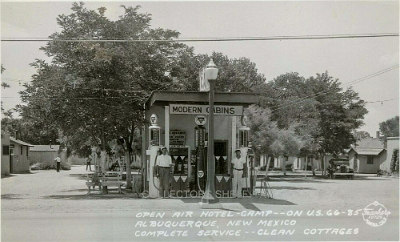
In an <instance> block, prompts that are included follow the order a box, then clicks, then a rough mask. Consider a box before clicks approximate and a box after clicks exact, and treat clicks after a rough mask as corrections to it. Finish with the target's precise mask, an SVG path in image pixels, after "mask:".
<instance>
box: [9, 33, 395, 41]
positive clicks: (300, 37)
mask: <svg viewBox="0 0 400 242" xmlns="http://www.w3.org/2000/svg"><path fill="white" fill-rule="evenodd" d="M398 36H399V33H371V34H332V35H289V36H266V37H227V38H217V37H212V38H185V39H50V38H8V39H2V40H1V41H7V42H44V41H54V42H116V43H118V42H220V41H268V40H307V39H354V38H381V37H398Z"/></svg>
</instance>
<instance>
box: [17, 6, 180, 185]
mask: <svg viewBox="0 0 400 242" xmlns="http://www.w3.org/2000/svg"><path fill="white" fill-rule="evenodd" d="M122 7H123V8H124V10H125V13H124V15H122V16H120V18H119V19H118V20H116V21H112V20H110V19H108V18H107V17H105V15H104V14H105V11H106V9H105V8H99V9H98V11H93V10H88V9H86V8H85V7H84V4H83V3H74V4H73V6H72V8H71V9H72V13H71V14H69V15H59V17H58V18H57V23H58V25H59V27H60V29H61V31H60V32H57V33H54V34H52V35H51V36H50V38H51V39H52V41H49V42H48V43H47V45H46V46H44V47H42V48H41V50H43V51H44V52H45V53H46V54H47V55H48V56H49V57H52V62H51V63H50V64H49V63H46V62H44V61H42V60H36V61H35V63H33V64H32V65H33V66H34V67H35V68H36V69H37V74H36V75H34V76H33V80H32V83H31V84H30V85H28V86H27V88H26V90H25V91H23V92H21V95H22V97H23V101H24V102H25V103H26V105H24V106H21V107H20V108H21V110H22V113H23V115H25V116H28V113H32V112H35V113H36V112H42V111H44V113H45V114H46V110H44V109H45V108H47V109H48V110H49V112H48V115H47V116H45V118H46V119H47V120H48V122H49V123H50V124H54V125H55V126H57V127H58V128H59V129H60V130H61V132H62V134H63V135H64V136H65V137H69V138H68V139H62V140H64V141H65V142H68V143H71V142H72V141H73V142H74V146H75V147H84V146H85V145H87V144H90V145H92V146H98V147H100V149H101V153H102V155H101V159H102V163H103V164H105V163H106V162H105V160H104V159H106V157H107V151H108V150H109V147H108V141H110V140H112V139H115V138H120V137H121V136H122V137H123V138H124V139H125V140H126V142H133V140H134V137H133V136H134V135H137V134H138V132H136V131H137V129H138V127H141V126H142V125H143V123H144V120H143V114H142V112H143V106H142V104H143V102H144V100H145V98H146V97H147V96H148V95H149V94H150V92H151V91H152V90H156V89H158V90H159V89H161V90H162V89H168V88H169V87H170V86H171V85H172V79H171V78H169V77H168V76H166V75H165V72H166V71H167V70H168V69H169V66H168V63H170V60H169V58H170V57H173V56H175V55H176V54H177V52H178V51H180V50H182V49H184V48H185V46H184V45H183V44H180V43H176V42H123V43H121V42H118V43H117V42H96V41H84V40H97V39H99V40H100V39H101V40H107V39H161V40H171V39H174V38H177V37H178V35H179V33H178V32H177V31H173V30H168V29H161V28H157V29H152V28H151V27H150V21H151V17H150V14H142V13H139V12H138V10H139V8H140V7H139V6H137V7H125V6H122ZM65 39H73V40H80V39H82V40H83V41H63V40H65ZM44 103H45V104H46V105H42V104H44ZM43 106H45V107H43ZM35 108H36V111H34V110H35ZM30 117H31V118H32V119H34V118H35V117H32V115H30ZM41 119H43V117H41ZM77 142H78V143H77ZM69 145H72V144H69ZM127 147H128V148H127V149H126V152H127V153H129V152H131V151H132V150H131V149H130V148H129V147H131V145H128V146H127ZM127 157H129V159H128V162H127V163H128V164H127V167H128V169H130V163H131V161H130V157H131V155H129V154H128V155H127ZM130 179H131V178H130V172H129V171H128V178H127V180H128V187H130V185H131V184H130V182H129V181H130Z"/></svg>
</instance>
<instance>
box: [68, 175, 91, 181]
mask: <svg viewBox="0 0 400 242" xmlns="http://www.w3.org/2000/svg"><path fill="white" fill-rule="evenodd" d="M69 175H70V176H72V177H76V178H77V179H78V180H86V176H87V175H86V174H69Z"/></svg>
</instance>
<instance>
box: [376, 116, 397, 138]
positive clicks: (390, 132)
mask: <svg viewBox="0 0 400 242" xmlns="http://www.w3.org/2000/svg"><path fill="white" fill-rule="evenodd" d="M379 131H381V132H382V134H383V135H384V136H385V137H398V136H399V116H395V117H393V118H391V119H388V120H386V121H383V122H381V123H379Z"/></svg>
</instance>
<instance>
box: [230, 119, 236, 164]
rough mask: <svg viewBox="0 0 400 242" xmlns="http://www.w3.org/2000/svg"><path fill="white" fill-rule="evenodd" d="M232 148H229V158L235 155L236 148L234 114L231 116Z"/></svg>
mask: <svg viewBox="0 0 400 242" xmlns="http://www.w3.org/2000/svg"><path fill="white" fill-rule="evenodd" d="M231 134H232V150H231V159H233V157H235V150H236V143H237V142H236V116H233V117H232V131H231Z"/></svg>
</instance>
